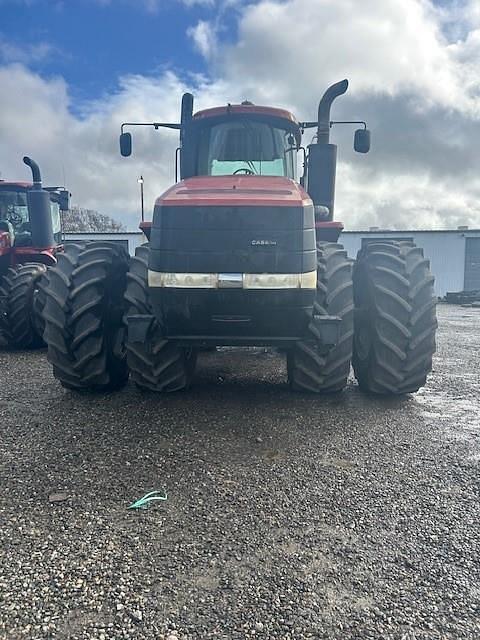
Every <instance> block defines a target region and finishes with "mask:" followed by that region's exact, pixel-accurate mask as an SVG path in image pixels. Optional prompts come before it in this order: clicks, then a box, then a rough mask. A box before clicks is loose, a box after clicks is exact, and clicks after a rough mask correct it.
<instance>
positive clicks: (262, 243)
mask: <svg viewBox="0 0 480 640" xmlns="http://www.w3.org/2000/svg"><path fill="white" fill-rule="evenodd" d="M276 246H277V241H276V240H252V247H276Z"/></svg>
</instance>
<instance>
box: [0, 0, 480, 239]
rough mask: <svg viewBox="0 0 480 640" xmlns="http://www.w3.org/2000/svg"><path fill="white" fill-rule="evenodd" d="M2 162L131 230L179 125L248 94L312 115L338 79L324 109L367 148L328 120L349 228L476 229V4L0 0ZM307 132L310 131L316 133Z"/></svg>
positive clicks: (479, 161)
mask: <svg viewBox="0 0 480 640" xmlns="http://www.w3.org/2000/svg"><path fill="white" fill-rule="evenodd" d="M0 16H1V20H0V172H1V177H3V178H5V179H16V178H20V179H25V178H26V177H27V176H28V172H27V170H26V167H24V165H23V164H22V162H21V158H22V156H23V155H25V154H28V155H31V156H32V157H33V158H35V159H36V160H37V161H38V162H39V164H41V167H42V169H43V173H44V177H45V182H48V183H49V184H53V183H55V184H57V183H63V182H64V180H65V182H66V184H67V186H68V187H69V188H70V190H71V191H72V193H73V202H74V203H75V204H78V205H80V206H83V207H88V208H94V209H97V210H98V211H100V212H101V213H105V214H109V215H113V216H114V217H116V218H117V219H119V220H121V221H123V222H124V223H125V224H126V225H127V226H128V227H129V228H130V229H134V228H136V226H137V222H138V218H139V192H138V184H137V178H138V176H139V175H140V174H142V175H143V176H144V179H145V194H146V208H147V210H151V207H152V205H153V201H154V198H155V196H157V195H159V194H160V193H161V192H162V191H163V190H164V189H165V188H166V187H168V186H169V185H170V184H171V182H172V181H173V167H174V153H175V147H176V146H177V134H176V132H173V131H159V132H154V131H153V130H145V131H141V130H139V129H137V130H136V131H135V133H134V155H133V156H132V157H131V158H128V159H124V158H121V157H120V156H119V152H118V133H119V125H120V123H121V122H122V121H125V120H144V121H145V120H147V121H151V120H159V121H169V120H170V121H177V120H178V117H179V102H180V99H181V95H182V93H183V92H184V91H185V90H189V91H192V92H193V93H194V94H195V100H196V103H195V104H196V107H197V108H202V107H207V106H214V105H217V104H224V103H226V102H235V101H240V100H243V99H249V100H252V101H253V102H256V103H258V104H270V105H274V106H283V107H287V108H290V109H291V110H293V111H294V113H295V114H296V115H297V117H298V118H299V119H301V120H310V119H314V118H315V114H316V109H317V103H318V99H319V98H320V97H321V95H322V93H323V91H324V90H325V88H326V87H327V86H328V85H329V84H330V83H332V82H335V81H337V80H341V79H343V78H348V79H349V81H350V88H349V91H348V93H347V94H346V95H345V96H343V97H342V98H340V99H339V100H338V101H337V103H335V109H334V112H333V113H332V116H333V117H334V118H335V119H366V120H367V121H368V124H369V127H370V129H371V130H372V150H371V152H370V154H368V155H365V156H364V155H360V154H355V153H354V152H353V151H352V134H353V132H352V131H350V130H348V128H342V129H340V128H337V129H335V130H334V133H333V141H334V142H336V143H337V144H338V145H339V165H338V170H337V199H336V217H337V218H338V219H341V220H343V221H344V223H345V225H346V226H347V227H348V228H351V229H365V228H368V227H370V226H380V227H383V228H387V227H388V228H400V229H401V228H403V229H406V228H448V227H456V226H458V225H460V224H468V225H470V226H471V227H480V0H435V1H430V0H362V2H358V0H251V1H247V0H243V1H242V0H75V1H73V0H68V1H67V0H62V1H61V0H0ZM310 137H311V133H310V135H308V136H307V135H306V136H305V143H308V142H309V141H310Z"/></svg>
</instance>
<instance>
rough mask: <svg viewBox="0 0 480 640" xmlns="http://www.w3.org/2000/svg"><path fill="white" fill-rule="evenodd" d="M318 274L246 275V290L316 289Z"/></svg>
mask: <svg viewBox="0 0 480 640" xmlns="http://www.w3.org/2000/svg"><path fill="white" fill-rule="evenodd" d="M316 286H317V272H316V271H309V272H308V273H244V274H243V288H244V289H315V288H316Z"/></svg>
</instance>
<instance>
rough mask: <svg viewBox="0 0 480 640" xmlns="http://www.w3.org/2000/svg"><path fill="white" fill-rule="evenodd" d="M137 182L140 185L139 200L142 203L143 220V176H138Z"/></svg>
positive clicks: (143, 216)
mask: <svg viewBox="0 0 480 640" xmlns="http://www.w3.org/2000/svg"><path fill="white" fill-rule="evenodd" d="M137 182H138V184H139V185H140V201H141V203H142V222H144V220H145V214H144V207H143V176H140V178H138V180H137Z"/></svg>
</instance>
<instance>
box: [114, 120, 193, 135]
mask: <svg viewBox="0 0 480 640" xmlns="http://www.w3.org/2000/svg"><path fill="white" fill-rule="evenodd" d="M123 127H153V128H154V129H159V128H160V127H165V128H167V129H177V130H179V129H181V128H182V125H181V124H176V123H170V122H123V123H122V126H121V128H120V130H121V132H122V133H124V131H123Z"/></svg>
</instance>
